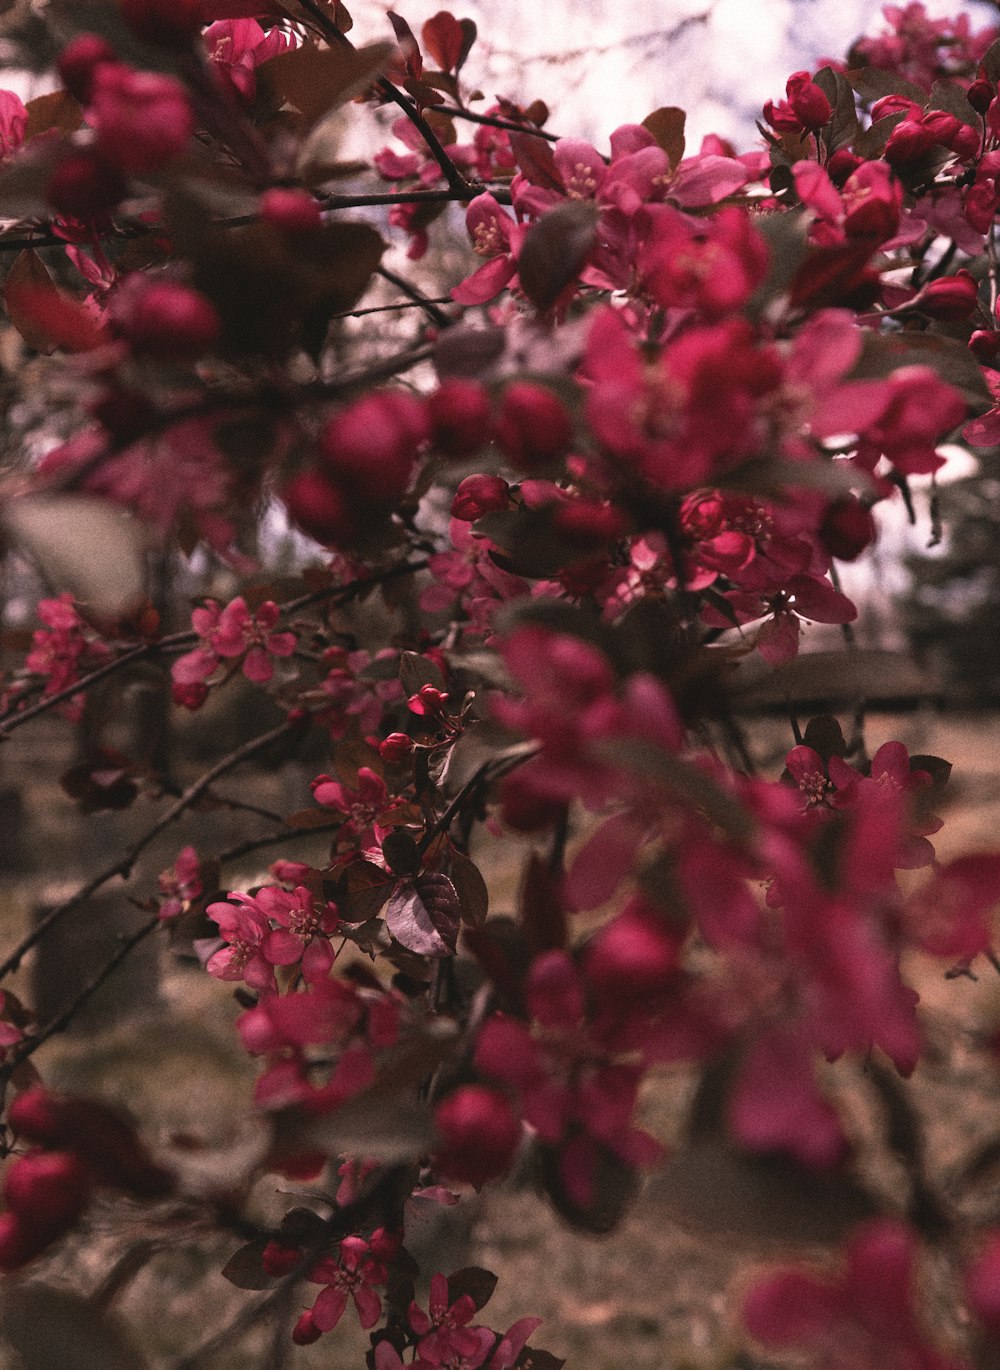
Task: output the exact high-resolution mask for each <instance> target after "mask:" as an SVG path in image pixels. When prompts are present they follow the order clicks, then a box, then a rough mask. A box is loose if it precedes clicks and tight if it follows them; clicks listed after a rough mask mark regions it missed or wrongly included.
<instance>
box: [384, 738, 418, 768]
mask: <svg viewBox="0 0 1000 1370" xmlns="http://www.w3.org/2000/svg"><path fill="white" fill-rule="evenodd" d="M412 751H413V738H412V737H408V736H407V735H406V733H390V734H389V736H388V737H386V738H384V739H383V740H382V741H381V742H380V743H379V744H378V754H379V756H380V757H381V758H382V760H383V761H385V762H387V763H388V764H389V765H397V764H399V763H401V762H403V761H406V760H407V759H408V758H409V756H410V755H411V753H412Z"/></svg>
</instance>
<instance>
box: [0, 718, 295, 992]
mask: <svg viewBox="0 0 1000 1370" xmlns="http://www.w3.org/2000/svg"><path fill="white" fill-rule="evenodd" d="M299 726H300V725H299V723H298V721H297V720H295V719H292V720H289V719H285V720H284V721H283V722H281V723H279V724H278V726H277V727H276V728H271V729H270V731H268V732H266V733H262V734H261V735H260V736H259V737H255V738H252V739H251V740H250V741H249V742H245V743H244V744H243V745H242V746H241V747H237V748H236V750H235V751H232V752H229V753H228V755H226V756H224V757H223V758H222V759H221V761H217V762H216V764H215V765H214V766H211V767H210V768H209V769H208V770H207V771H205V772H204V773H203V774H202V775H200V776H199V777H198V779H197V780H196V781H194V783H193V784H191V785H189V786H188V788H187V789H186V790H185V791H184V793H183V794H182V795H181V796H180V797H179V798H178V799H177V800H175V802H174V803H173V804H171V805H170V807H169V808H168V809H167V811H166V813H164V814H162V815H161V816H160V817H159V818H158V819H157V820H156V822H155V823H154V824H153V825H152V827H150V828H147V830H146V831H145V832H144V833H143V835H142V836H141V837H140V838H139V839H138V840H137V841H135V842H133V844H132V845H131V846H130V847H129V848H128V850H127V851H126V852H125V854H124V856H122V857H120V858H119V859H118V860H117V861H115V862H114V863H113V864H112V865H110V866H106V867H105V868H104V870H102V871H100V872H99V873H98V874H97V875H95V876H93V877H92V878H91V879H90V880H88V881H87V882H86V883H85V884H83V885H81V886H80V888H79V889H78V890H76V892H75V893H74V894H71V895H70V896H69V898H68V899H64V900H63V901H62V902H61V903H59V904H56V905H54V907H53V908H51V909H49V911H48V913H47V914H45V916H44V917H43V918H41V919H39V921H38V923H37V924H36V925H35V927H34V928H32V930H31V932H30V933H29V934H28V935H27V937H25V938H23V939H22V941H21V942H20V943H19V944H18V946H16V947H15V948H14V950H13V951H12V952H11V953H10V955H9V956H8V957H7V958H6V960H4V961H3V962H2V963H0V979H2V978H3V977H4V976H5V975H8V974H10V973H11V972H12V971H15V970H17V968H18V966H19V965H20V964H21V962H22V961H23V959H24V957H25V956H26V955H27V953H28V952H29V951H30V950H31V948H32V947H34V946H35V945H37V943H38V942H40V941H41V939H42V938H43V937H44V936H45V934H46V932H48V930H49V928H51V927H53V926H54V925H55V924H56V923H58V922H59V921H60V920H61V919H62V918H64V917H65V916H66V914H67V913H71V912H72V910H73V909H75V908H79V906H80V905H81V904H83V903H85V902H86V901H87V900H88V899H89V898H90V897H91V895H93V894H95V893H96V892H97V891H98V890H99V889H100V888H101V886H102V885H106V884H107V883H108V881H109V880H113V879H114V877H115V876H116V875H120V876H122V877H123V878H124V879H126V880H127V879H128V877H129V875H130V874H131V872H132V868H133V866H134V865H135V863H136V861H137V860H138V859H139V857H140V856H141V855H142V853H143V852H144V851H145V850H146V848H147V847H148V846H149V844H150V843H151V842H152V841H154V840H155V839H156V838H157V837H158V836H159V835H160V833H161V832H163V831H164V830H165V829H166V828H169V827H170V825H171V823H173V822H174V821H175V819H177V818H179V817H180V816H181V814H182V813H184V812H185V810H187V809H189V808H190V807H191V806H192V804H194V803H195V802H196V801H197V800H198V799H200V798H201V796H202V795H203V794H204V793H205V791H206V790H208V789H209V788H210V787H211V785H212V784H213V783H214V782H215V781H216V780H218V778H219V776H220V775H225V774H226V773H227V772H228V771H231V770H233V769H234V768H235V767H236V766H239V765H241V764H242V762H244V761H248V760H249V759H250V757H252V756H256V755H257V753H258V752H262V751H263V750H264V749H265V748H266V747H269V746H270V745H271V743H272V742H277V741H279V740H280V739H281V738H283V737H288V736H289V735H290V734H292V733H294V732H297V731H298V729H299ZM143 935H145V934H143ZM114 964H117V961H116V962H115V963H114ZM90 992H91V993H92V992H93V991H92V990H91V991H90Z"/></svg>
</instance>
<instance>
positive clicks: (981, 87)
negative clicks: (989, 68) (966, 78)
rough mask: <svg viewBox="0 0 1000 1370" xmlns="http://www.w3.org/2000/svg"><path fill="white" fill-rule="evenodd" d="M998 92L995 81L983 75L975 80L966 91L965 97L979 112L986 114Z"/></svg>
mask: <svg viewBox="0 0 1000 1370" xmlns="http://www.w3.org/2000/svg"><path fill="white" fill-rule="evenodd" d="M996 93H997V89H996V86H995V85H994V84H993V82H992V81H987V80H985V79H984V78H983V77H982V76H981V77H980V78H979V79H978V80H977V81H973V83H972V85H971V86H970V87H969V89H968V90H967V91H966V92H965V98H966V99H967V100H968V102H969V104H970V105H971V106H972V108H973V109H974V110H975V111H976V113H977V114H985V113H986V111H987V110H988V109H989V107H990V104H991V103H992V101H993V98H994V96H995V95H996Z"/></svg>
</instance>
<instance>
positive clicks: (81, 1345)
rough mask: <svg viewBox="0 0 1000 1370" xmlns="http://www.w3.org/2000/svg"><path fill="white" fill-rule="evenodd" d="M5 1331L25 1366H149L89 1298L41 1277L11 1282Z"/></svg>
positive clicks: (81, 1369)
mask: <svg viewBox="0 0 1000 1370" xmlns="http://www.w3.org/2000/svg"><path fill="white" fill-rule="evenodd" d="M0 1329H2V1331H3V1334H4V1336H5V1337H6V1338H7V1340H8V1341H9V1342H10V1344H11V1346H12V1347H13V1348H14V1350H15V1351H16V1352H17V1354H18V1356H19V1357H20V1364H21V1366H22V1367H23V1370H145V1367H146V1366H147V1365H148V1362H147V1360H146V1358H145V1357H144V1356H143V1355H142V1353H141V1352H140V1350H139V1348H138V1347H137V1346H136V1345H134V1343H133V1342H131V1341H130V1340H129V1338H128V1337H127V1336H126V1335H125V1333H124V1331H122V1329H121V1328H120V1327H119V1325H118V1324H117V1323H116V1322H115V1321H114V1320H113V1319H112V1318H111V1317H110V1316H109V1315H108V1314H107V1313H104V1312H102V1311H101V1310H100V1309H99V1308H98V1307H96V1305H95V1304H94V1303H92V1302H91V1301H90V1300H89V1299H85V1298H82V1297H81V1296H80V1295H79V1294H72V1293H70V1292H69V1291H68V1290H65V1289H57V1288H54V1287H53V1286H51V1285H45V1284H40V1283H38V1282H36V1281H30V1282H28V1283H18V1282H16V1281H11V1282H9V1283H8V1284H7V1285H6V1287H5V1289H4V1291H3V1300H2V1303H0Z"/></svg>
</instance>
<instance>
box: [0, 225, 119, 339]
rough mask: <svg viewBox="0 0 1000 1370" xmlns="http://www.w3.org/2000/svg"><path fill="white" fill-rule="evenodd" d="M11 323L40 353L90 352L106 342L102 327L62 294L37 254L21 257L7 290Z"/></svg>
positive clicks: (31, 252) (5, 302) (5, 290)
mask: <svg viewBox="0 0 1000 1370" xmlns="http://www.w3.org/2000/svg"><path fill="white" fill-rule="evenodd" d="M3 302H4V305H5V306H6V309H7V314H8V316H9V317H10V321H11V323H12V324H13V325H14V327H15V328H16V329H17V331H18V332H19V333H20V335H21V337H22V338H23V339H24V341H25V342H26V343H27V344H28V346H29V347H33V348H35V350H36V351H38V352H53V351H55V350H56V349H57V348H64V349H65V350H66V351H69V352H88V351H90V350H91V348H94V347H97V346H98V344H99V343H101V342H103V340H104V329H103V327H102V325H101V324H100V323H98V322H97V320H96V319H95V318H94V317H93V315H92V314H90V313H89V311H88V310H87V309H85V308H84V306H83V305H82V304H79V303H78V302H77V301H76V300H74V299H73V298H72V297H71V296H70V295H67V294H66V292H65V291H63V290H60V289H59V287H58V286H57V285H56V283H55V281H53V279H52V277H51V276H50V275H49V271H48V268H47V267H46V265H45V263H44V262H43V261H42V259H41V258H40V257H39V255H38V253H37V252H33V251H32V250H31V249H30V248H29V249H27V250H26V251H24V252H21V253H19V255H18V256H17V258H16V259H15V261H14V265H13V266H12V267H11V269H10V271H9V272H8V275H7V279H6V281H5V282H4V287H3Z"/></svg>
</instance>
